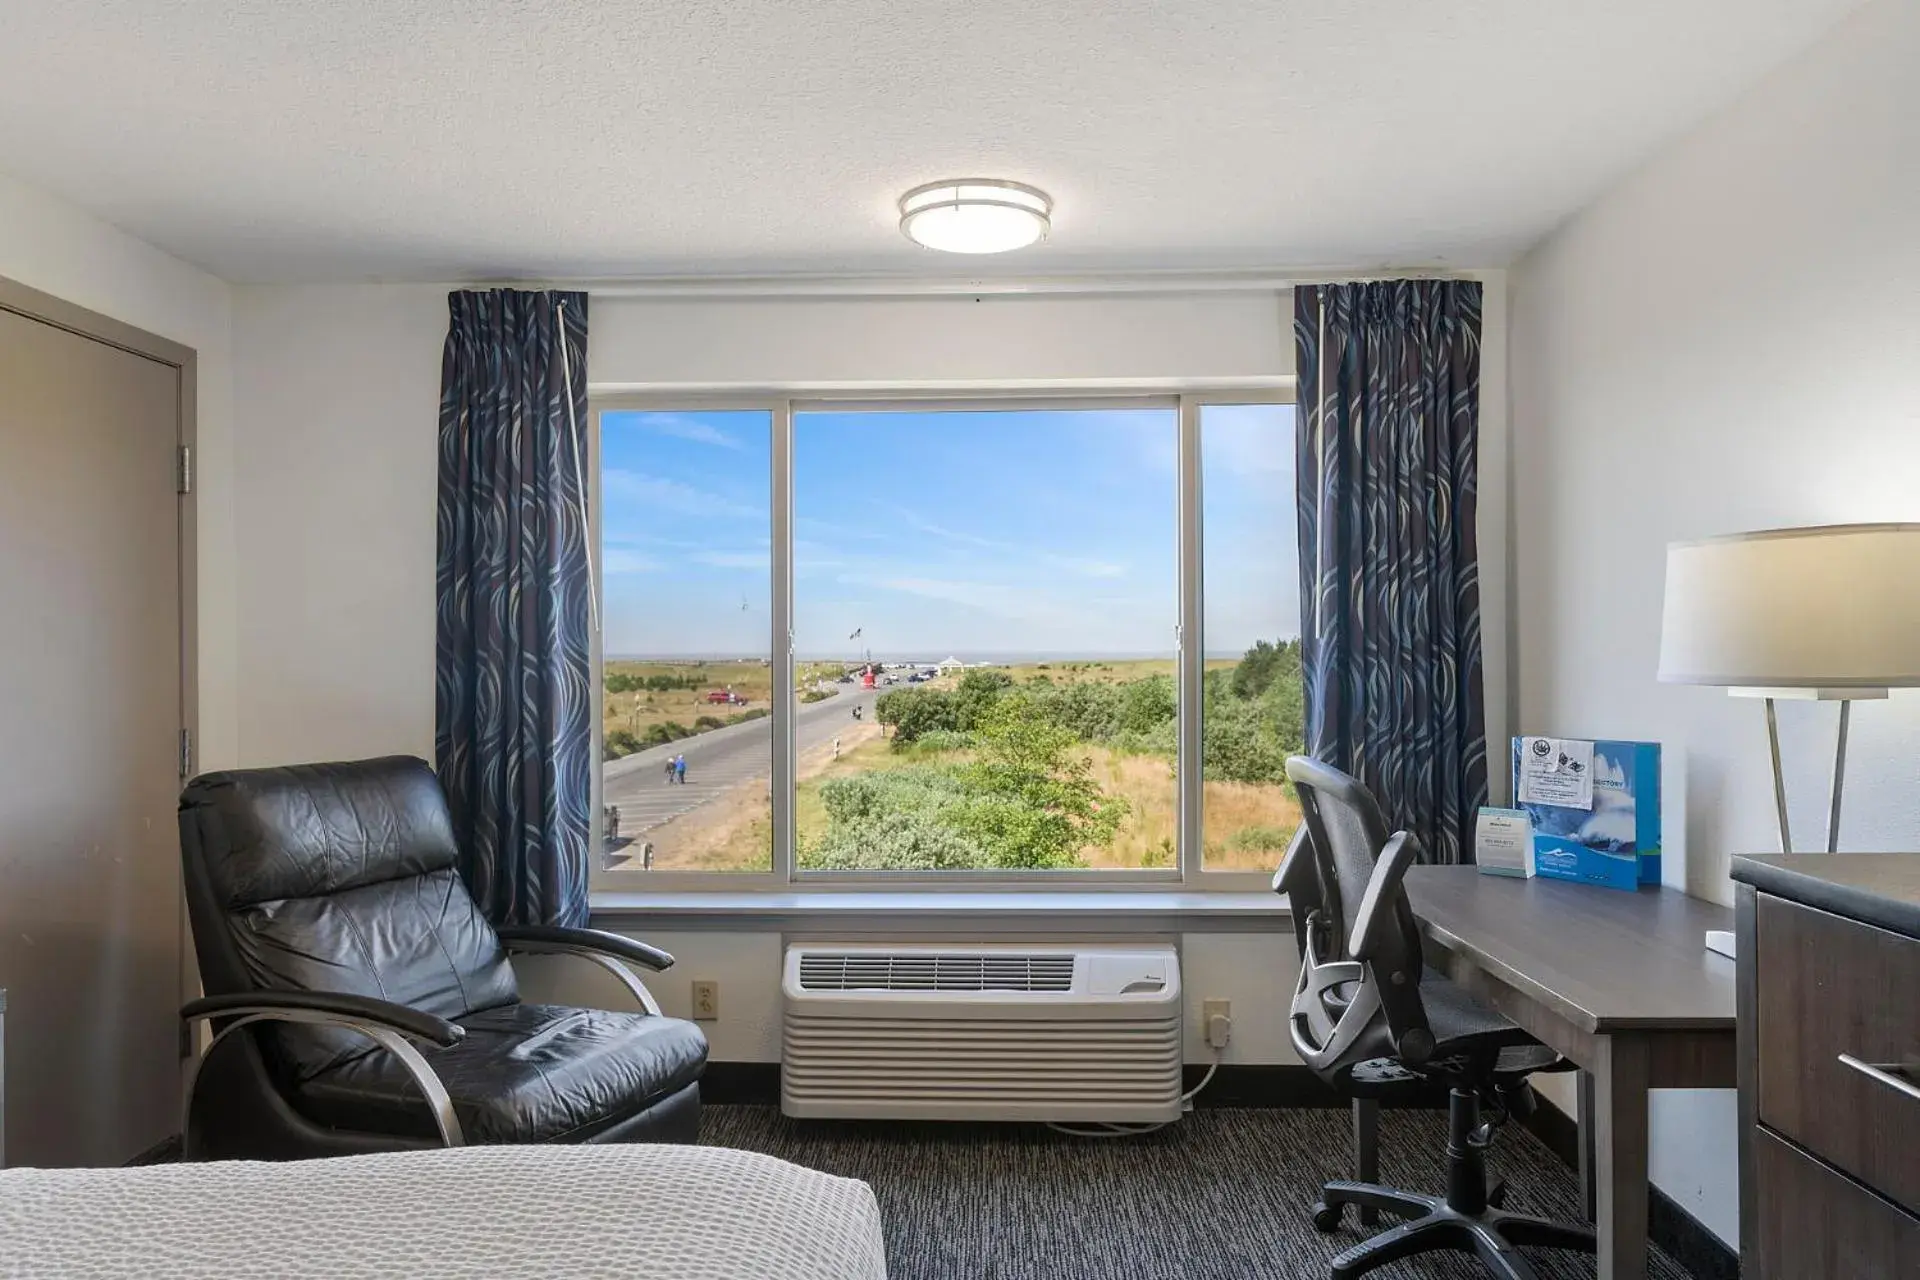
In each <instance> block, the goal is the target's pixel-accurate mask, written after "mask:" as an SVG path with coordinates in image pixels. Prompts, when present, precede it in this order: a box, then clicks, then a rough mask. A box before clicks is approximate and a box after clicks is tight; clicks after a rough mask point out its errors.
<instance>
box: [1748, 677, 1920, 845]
mask: <svg viewBox="0 0 1920 1280" xmlns="http://www.w3.org/2000/svg"><path fill="white" fill-rule="evenodd" d="M1728 692H1729V693H1731V694H1732V695H1733V696H1734V697H1736V698H1741V697H1745V698H1756V697H1757V698H1762V699H1764V700H1765V701H1766V706H1767V747H1768V749H1769V750H1770V751H1771V753H1772V756H1773V807H1774V811H1775V813H1776V814H1777V815H1778V816H1779V820H1780V852H1782V853H1792V852H1793V831H1792V829H1791V827H1790V826H1789V825H1788V822H1787V779H1786V774H1785V772H1784V771H1783V770H1782V769H1781V767H1780V717H1779V715H1778V714H1777V713H1776V712H1775V710H1774V706H1773V704H1774V701H1775V699H1778V698H1796V699H1799V698H1804V699H1811V700H1815V701H1820V702H1838V703H1839V704H1840V729H1839V733H1838V735H1837V736H1836V737H1835V739H1834V746H1833V787H1832V791H1831V793H1830V797H1829V799H1828V803H1827V852H1828V853H1837V852H1838V851H1839V849H1840V796H1841V792H1842V789H1843V788H1844V786H1845V784H1846V776H1847V724H1848V722H1849V720H1850V719H1851V718H1852V710H1853V704H1854V702H1855V701H1856V700H1858V699H1861V698H1884V697H1886V696H1887V691H1886V690H1885V689H1729V690H1728Z"/></svg>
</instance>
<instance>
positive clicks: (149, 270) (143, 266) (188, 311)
mask: <svg viewBox="0 0 1920 1280" xmlns="http://www.w3.org/2000/svg"><path fill="white" fill-rule="evenodd" d="M0 276H5V277H7V278H8V279H11V280H14V281H17V282H18V283H20V284H24V285H27V286H28V287H30V288H34V289H38V290H40V291H41V292H42V293H50V294H53V295H54V296H55V297H58V298H62V299H64V300H66V301H68V302H71V303H74V304H76V305H78V306H82V307H86V308H88V309H89V310H92V311H97V312H99V313H101V314H102V315H106V316H111V317H112V318H113V319H115V320H119V321H121V322H122V323H125V324H130V325H133V326H134V327H136V328H140V329H145V330H146V331H147V332H149V333H153V334H157V335H159V336H160V337H163V338H167V339H169V340H171V341H174V342H177V343H180V344H181V345H182V346H187V347H192V348H193V349H194V350H195V351H196V352H197V353H198V355H199V362H198V385H197V387H196V392H197V408H198V422H197V424H196V426H197V433H196V434H197V448H198V455H199V456H198V459H197V463H198V465H197V471H198V476H197V482H196V488H197V491H198V493H197V496H196V498H195V500H194V501H195V504H196V512H197V516H198V519H197V532H198V537H199V545H198V557H197V569H198V592H199V598H198V623H199V628H198V641H199V670H198V676H199V700H200V705H199V723H200V753H199V755H200V760H199V763H200V765H201V767H204V768H220V767H224V766H227V765H231V764H232V763H234V761H235V759H236V756H237V751H238V721H237V711H236V708H237V706H238V702H237V685H236V683H235V670H236V664H235V656H236V644H235V634H234V620H235V617H236V614H237V601H236V599H235V595H234V569H233V564H234V561H233V511H232V501H233V349H232V336H233V329H232V307H231V300H230V296H229V291H228V288H227V286H226V284H225V283H223V282H222V281H220V280H216V279H215V278H214V277H212V276H210V275H208V274H206V273H205V272H204V271H200V270H198V269H197V268H195V267H192V266H189V265H188V264H187V263H184V262H182V261H180V260H179V259H178V258H175V257H172V256H170V255H168V254H165V253H162V252H161V251H160V250H158V249H156V248H154V247H153V246H152V245H149V244H147V243H145V242H144V241H141V240H136V239H134V238H133V237H132V236H129V235H127V234H126V233H125V232H123V231H120V230H118V229H117V228H115V227H111V226H109V225H107V224H106V223H104V222H102V221H100V220H99V219H97V218H95V217H93V216H92V215H90V214H87V213H84V212H82V211H81V210H79V209H78V208H76V207H74V206H73V205H70V204H68V203H66V202H65V201H62V200H58V199H56V198H54V197H53V196H50V195H48V194H46V193H45V192H42V191H39V190H37V189H36V188H33V187H29V186H27V185H25V184H24V183H20V182H16V181H14V180H13V179H11V178H7V177H5V176H4V175H0ZM162 483H164V480H162Z"/></svg>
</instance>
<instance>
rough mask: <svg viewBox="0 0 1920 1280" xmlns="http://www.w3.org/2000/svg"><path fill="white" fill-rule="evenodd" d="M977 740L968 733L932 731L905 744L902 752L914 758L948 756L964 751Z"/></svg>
mask: <svg viewBox="0 0 1920 1280" xmlns="http://www.w3.org/2000/svg"><path fill="white" fill-rule="evenodd" d="M978 742H979V740H978V739H977V738H975V737H974V736H973V735H972V734H970V733H961V732H959V731H958V730H955V729H932V730H929V731H928V732H926V733H923V734H921V735H920V736H919V737H918V738H915V739H914V740H913V741H912V742H911V743H909V744H907V746H906V747H905V748H904V750H905V751H906V752H907V753H908V754H910V755H912V756H915V757H923V756H942V755H950V754H952V753H953V752H956V751H966V750H968V749H970V748H972V747H974V746H976V745H978Z"/></svg>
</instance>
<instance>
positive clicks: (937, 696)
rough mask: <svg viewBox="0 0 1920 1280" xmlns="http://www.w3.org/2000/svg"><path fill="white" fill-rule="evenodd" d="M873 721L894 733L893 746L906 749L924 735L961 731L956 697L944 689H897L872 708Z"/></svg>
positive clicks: (884, 695)
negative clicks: (945, 731)
mask: <svg viewBox="0 0 1920 1280" xmlns="http://www.w3.org/2000/svg"><path fill="white" fill-rule="evenodd" d="M873 714H874V718H875V719H877V720H878V721H879V722H880V723H881V724H883V725H886V726H887V727H889V728H891V729H892V730H893V744H894V746H896V747H904V746H907V745H908V744H910V743H912V742H913V741H914V740H915V739H917V738H919V737H920V736H921V735H922V734H927V733H933V732H935V731H936V730H941V729H944V730H947V731H949V732H953V731H956V730H958V729H960V727H961V725H960V722H959V715H958V709H957V707H956V705H955V700H954V695H953V694H951V693H948V692H946V691H945V690H942V689H924V688H923V689H895V690H892V691H891V692H888V693H883V694H881V695H880V697H879V698H878V699H877V700H876V701H875V702H874V704H873Z"/></svg>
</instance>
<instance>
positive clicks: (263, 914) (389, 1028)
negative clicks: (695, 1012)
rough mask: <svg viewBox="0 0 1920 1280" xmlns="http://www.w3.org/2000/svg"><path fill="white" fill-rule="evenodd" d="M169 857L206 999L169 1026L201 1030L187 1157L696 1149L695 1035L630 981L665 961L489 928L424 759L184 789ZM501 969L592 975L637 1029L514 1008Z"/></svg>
mask: <svg viewBox="0 0 1920 1280" xmlns="http://www.w3.org/2000/svg"><path fill="white" fill-rule="evenodd" d="M180 854H181V861H182V864H183V869H184V871H185V873H186V889H187V910H188V914H189V915H190V917H191V918H192V922H193V941H194V950H195V952H196V954H197V955H198V957H199V961H200V978H201V985H202V987H203V989H204V990H205V992H206V995H205V996H204V997H202V998H201V999H198V1000H195V1001H192V1002H191V1003H189V1004H188V1005H187V1006H186V1007H185V1008H184V1009H182V1010H181V1011H180V1012H181V1017H182V1018H183V1019H185V1020H186V1021H187V1022H189V1023H193V1022H197V1021H201V1020H209V1021H211V1022H212V1024H213V1026H214V1029H215V1032H216V1034H215V1036H214V1040H213V1043H212V1044H211V1045H209V1046H208V1048H207V1051H206V1053H205V1054H204V1055H203V1056H202V1057H200V1058H199V1059H198V1060H197V1061H196V1062H195V1064H194V1066H193V1068H192V1074H191V1075H190V1077H189V1081H188V1087H187V1116H186V1124H185V1127H184V1131H183V1132H184V1135H185V1147H186V1155H187V1157H188V1158H189V1159H208V1158H243V1159H255V1160H261V1159H264V1160H285V1159H297V1158H302V1157H307V1156H334V1155H355V1154H360V1153H364V1152H375V1151H398V1150H406V1149H410V1148H419V1147H437V1146H443V1145H444V1146H462V1145H468V1144H481V1143H530V1142H561V1143H567V1142H692V1141H694V1140H695V1139H696V1138H697V1137H698V1136H699V1130H700V1084H699V1079H700V1073H701V1071H702V1069H703V1068H704V1067H705V1066H706V1061H707V1041H706V1037H705V1036H704V1035H702V1034H701V1031H700V1029H699V1028H698V1027H696V1026H694V1025H693V1024H692V1023H690V1022H683V1021H681V1020H680V1019H678V1018H665V1017H661V1016H660V1008H659V1006H658V1005H656V1004H655V1003H654V1001H653V997H652V996H651V995H649V994H648V992H647V989H646V987H645V986H643V985H642V984H641V982H640V980H639V979H638V978H636V977H635V976H634V975H633V973H632V972H631V971H629V970H628V969H627V968H626V964H627V963H632V964H637V965H640V966H641V967H643V968H647V969H654V970H659V969H665V968H666V967H667V966H669V965H671V964H672V963H673V957H672V956H670V955H668V954H667V953H666V952H664V951H660V950H658V949H657V948H654V947H650V946H647V945H646V944H645V943H642V942H636V941H634V940H633V939H630V938H624V937H620V936H619V935H617V934H611V933H602V932H600V931H598V930H594V929H567V928H557V927H548V926H513V927H502V928H498V929H496V928H494V927H493V926H492V925H489V924H488V923H487V921H486V919H485V918H484V917H483V916H482V915H481V914H480V911H479V908H478V907H476V906H475V905H474V901H473V899H472V897H471V896H469V895H468V893H467V888H466V884H465V883H464V882H463V881H462V880H461V878H460V873H459V871H458V870H456V868H455V865H454V864H455V861H456V856H457V849H456V846H455V844H454V836H453V822H452V819H451V817H450V816H449V814H448V812H447V801H446V796H445V795H444V794H443V793H442V792H441V790H440V783H439V781H438V779H436V778H435V777H434V776H433V771H432V770H430V769H429V768H428V767H427V765H426V762H425V761H422V760H415V759H411V758H408V757H403V756H395V757H391V758H388V759H383V760H362V761H358V762H355V763H351V764H316V765H301V766H296V767H293V768H285V769H237V770H233V771H231V772H227V773H211V774H206V775H204V776H202V777H199V778H195V779H194V780H193V781H192V782H190V783H189V784H188V785H187V788H186V790H185V792H184V793H182V795H181V797H180ZM510 952H521V953H528V952H545V953H557V954H564V955H571V956H575V957H578V958H581V959H584V960H588V961H590V962H592V963H594V964H597V965H598V966H600V967H601V968H602V969H605V970H606V971H607V972H609V973H610V974H612V975H613V977H615V978H616V979H618V980H619V981H620V982H621V983H622V984H623V985H624V986H625V987H626V988H627V992H628V994H629V995H630V996H631V997H632V998H633V1000H634V1001H635V1003H636V1004H638V1005H639V1007H640V1008H639V1011H638V1012H631V1013H630V1012H625V1011H615V1010H604V1009H584V1008H573V1007H570V1006H564V1005H545V1004H528V1003H525V1002H523V1001H522V1000H521V999H520V991H519V987H518V984H517V982H516V980H515V977H514V972H513V967H512V966H511V965H510V964H509V963H508V961H507V957H508V954H509V953H510Z"/></svg>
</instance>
